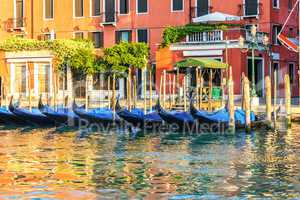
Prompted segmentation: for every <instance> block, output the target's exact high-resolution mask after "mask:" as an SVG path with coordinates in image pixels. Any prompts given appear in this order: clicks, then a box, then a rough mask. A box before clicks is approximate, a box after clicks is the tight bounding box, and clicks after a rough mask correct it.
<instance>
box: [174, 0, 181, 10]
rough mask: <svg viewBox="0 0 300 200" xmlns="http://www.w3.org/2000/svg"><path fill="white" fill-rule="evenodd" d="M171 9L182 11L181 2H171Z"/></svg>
mask: <svg viewBox="0 0 300 200" xmlns="http://www.w3.org/2000/svg"><path fill="white" fill-rule="evenodd" d="M172 3H173V5H172V8H173V10H174V11H176V10H183V0H172Z"/></svg>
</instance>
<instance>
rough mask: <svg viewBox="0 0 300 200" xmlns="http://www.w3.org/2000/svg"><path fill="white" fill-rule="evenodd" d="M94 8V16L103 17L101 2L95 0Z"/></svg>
mask: <svg viewBox="0 0 300 200" xmlns="http://www.w3.org/2000/svg"><path fill="white" fill-rule="evenodd" d="M93 6H94V8H93V16H99V15H101V9H100V8H101V6H100V0H94V5H93Z"/></svg>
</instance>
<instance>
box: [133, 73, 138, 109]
mask: <svg viewBox="0 0 300 200" xmlns="http://www.w3.org/2000/svg"><path fill="white" fill-rule="evenodd" d="M136 98H137V96H136V75H134V76H133V107H134V108H136Z"/></svg>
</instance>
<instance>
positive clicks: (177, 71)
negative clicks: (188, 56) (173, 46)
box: [176, 67, 181, 102]
mask: <svg viewBox="0 0 300 200" xmlns="http://www.w3.org/2000/svg"><path fill="white" fill-rule="evenodd" d="M176 82H177V95H178V98H177V101H178V102H181V96H180V83H179V67H177V69H176Z"/></svg>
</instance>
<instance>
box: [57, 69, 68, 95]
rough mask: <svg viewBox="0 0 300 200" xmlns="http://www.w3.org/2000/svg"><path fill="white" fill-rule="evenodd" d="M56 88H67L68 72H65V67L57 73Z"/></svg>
mask: <svg viewBox="0 0 300 200" xmlns="http://www.w3.org/2000/svg"><path fill="white" fill-rule="evenodd" d="M58 81H59V82H58V84H59V86H58V88H59V90H67V89H68V74H67V69H66V68H65V69H63V70H62V71H61V72H60V73H59V74H58Z"/></svg>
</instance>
